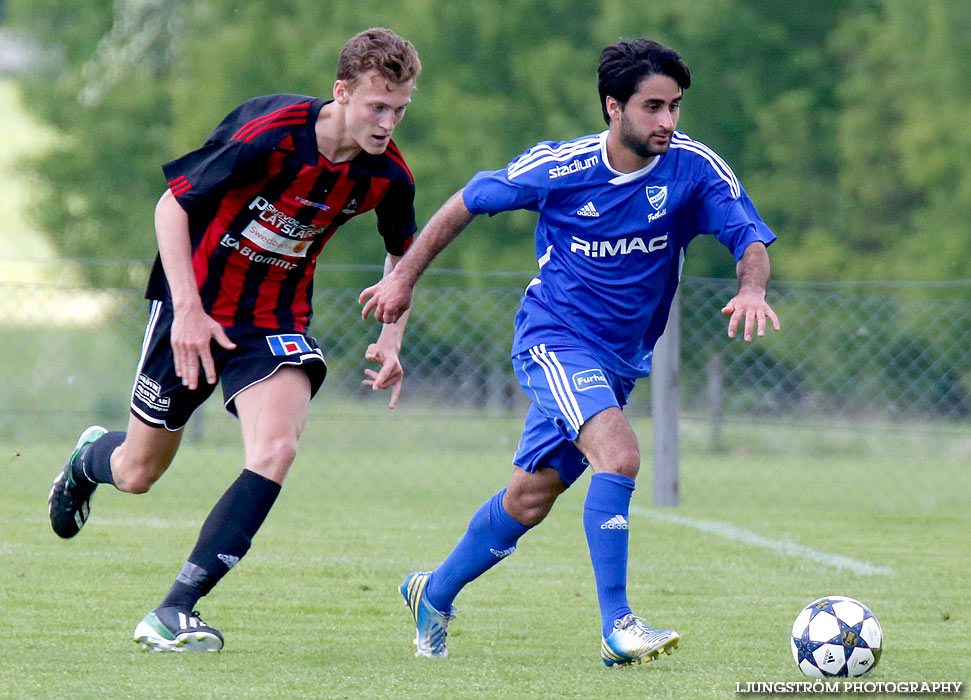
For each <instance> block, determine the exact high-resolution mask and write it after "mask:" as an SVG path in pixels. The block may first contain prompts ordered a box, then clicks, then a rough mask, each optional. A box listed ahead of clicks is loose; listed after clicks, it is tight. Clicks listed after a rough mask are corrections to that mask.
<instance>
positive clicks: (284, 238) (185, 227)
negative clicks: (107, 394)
mask: <svg viewBox="0 0 971 700" xmlns="http://www.w3.org/2000/svg"><path fill="white" fill-rule="evenodd" d="M420 70H421V62H420V61H419V58H418V54H417V52H416V51H415V48H414V46H412V45H411V43H410V42H407V41H405V40H404V39H402V38H401V37H399V36H398V35H397V34H395V33H394V32H392V31H391V30H388V29H382V28H374V29H369V30H365V31H363V32H361V33H359V34H357V35H356V36H354V37H353V38H352V39H350V40H349V41H348V42H347V43H346V44H345V45H344V47H343V49H342V51H341V54H340V58H339V59H338V65H337V80H336V82H335V83H334V87H333V99H330V100H323V99H319V98H314V97H309V96H306V95H266V96H263V97H258V98H254V99H251V100H247V101H246V102H244V103H243V104H242V105H240V106H239V107H237V108H236V109H235V110H233V111H232V113H230V114H229V115H228V116H227V117H226V118H225V119H224V120H223V121H222V123H220V124H219V126H217V127H216V129H215V130H214V131H213V132H212V134H211V135H210V137H209V138H208V139H207V140H206V142H205V144H203V146H202V147H201V148H199V149H197V150H195V151H192V152H191V153H188V154H186V155H184V156H182V157H181V158H177V159H176V160H174V161H172V162H170V163H167V164H165V165H164V166H163V171H164V173H165V175H166V179H167V181H168V185H169V186H168V189H167V190H166V191H165V193H164V194H163V195H162V197H161V199H160V200H159V203H158V205H157V207H156V210H155V227H156V233H157V238H158V246H159V256H158V258H157V260H156V264H155V268H154V269H153V271H152V275H151V279H150V280H149V285H148V289H147V292H146V296H147V297H148V298H149V299H151V300H152V311H151V315H150V318H149V323H148V327H147V328H146V331H145V340H144V343H143V345H142V355H141V358H140V360H139V364H138V369H137V371H136V372H137V374H136V378H135V384H134V387H133V390H132V396H131V416H130V419H129V422H128V429H127V431H126V432H122V431H107V430H105V429H104V428H102V427H100V426H92V427H90V428H88V429H87V430H85V431H84V432H83V433H82V434H81V437H80V438H79V440H78V442H77V445H76V446H75V449H74V452H73V454H72V455H71V458H70V459H69V460H68V462H67V464H66V465H65V466H64V468H63V470H62V471H61V472H60V474H58V476H57V478H56V479H55V481H54V484H53V486H52V488H51V493H50V497H49V512H50V519H51V526H52V527H53V529H54V532H56V533H57V534H58V535H59V536H60V537H64V538H70V537H74V536H75V535H76V534H77V533H78V531H79V530H80V529H81V527H82V526H83V525H84V523H85V521H86V520H87V518H88V513H89V509H90V501H91V496H92V494H93V493H94V490H95V488H96V487H97V486H98V485H99V484H112V485H113V486H115V487H116V488H117V489H118V490H120V491H125V492H129V493H144V492H145V491H148V489H149V488H150V487H151V486H152V484H153V483H155V481H156V480H157V479H158V478H159V477H161V476H162V474H163V472H165V470H166V469H167V468H168V466H169V464H171V462H172V460H173V458H174V457H175V454H176V450H177V449H178V447H179V444H180V441H181V439H182V433H183V430H184V426H185V424H186V422H187V421H188V420H189V416H190V415H191V414H192V412H193V411H194V410H195V409H196V408H198V407H199V405H200V404H202V402H204V401H205V400H206V399H207V398H208V397H209V396H210V395H211V394H212V392H213V391H214V389H215V384H216V382H217V381H221V382H222V385H223V397H224V401H225V405H226V408H227V410H229V411H230V412H232V413H233V414H234V415H236V416H237V417H238V418H239V422H240V428H241V430H242V436H243V446H244V448H245V465H244V468H243V470H242V473H241V474H240V475H239V477H238V478H237V479H236V481H235V482H234V483H233V484H232V485H231V486H230V487H229V489H228V490H227V491H226V493H225V494H224V495H223V496H222V498H221V499H220V500H219V501H218V503H217V504H216V505H215V507H214V508H213V509H212V511H211V512H210V514H209V516H208V517H207V518H206V520H205V522H204V523H203V525H202V529H201V531H200V533H199V538H198V540H197V542H196V545H195V548H194V549H193V550H192V552H191V554H190V555H189V558H188V560H187V561H186V563H185V565H184V566H183V567H182V570H181V571H180V572H179V574H178V576H177V577H176V580H175V582H174V584H173V585H172V588H171V589H170V591H169V593H168V594H167V595H166V596H165V598H164V599H163V600H162V601H161V603H160V604H159V605H158V606H157V607H156V608H155V609H154V610H152V611H151V612H149V613H148V614H147V615H146V616H145V618H144V619H143V620H142V621H141V622H139V623H138V625H137V626H136V628H135V634H134V636H135V641H136V642H138V643H139V644H140V645H141V646H142V647H143V648H149V649H155V650H166V651H168V650H171V651H183V650H189V651H215V650H219V649H221V648H222V646H223V636H222V634H221V633H220V632H219V630H218V629H216V628H215V627H212V626H210V625H207V624H206V623H205V622H203V621H202V619H201V618H200V616H199V614H198V613H197V612H195V611H194V607H195V605H196V603H197V602H198V600H199V599H200V598H201V597H202V596H204V595H206V594H207V593H209V592H210V591H211V590H212V588H213V586H215V585H216V584H217V583H218V582H219V580H220V579H222V577H223V576H225V575H226V573H228V572H229V570H230V569H231V568H233V566H235V565H236V564H237V563H238V562H239V560H240V559H241V558H242V557H243V556H244V555H245V554H246V552H247V551H248V550H249V548H250V545H251V543H252V539H253V537H254V535H256V532H257V531H258V530H259V528H260V526H261V525H262V523H263V521H264V519H265V518H266V516H267V514H268V513H269V511H270V508H271V507H272V506H273V503H274V502H275V500H276V497H277V495H278V494H279V492H280V487H281V485H282V483H283V480H284V477H285V476H286V474H287V472H288V470H289V469H290V466H291V464H292V463H293V460H294V457H295V455H296V447H297V440H298V438H299V437H300V434H301V432H302V431H303V428H304V425H305V423H306V419H307V412H308V408H309V403H310V400H311V398H312V397H313V396H314V395H315V394H316V393H317V390H318V389H319V388H320V386H321V384H322V383H323V381H324V375H325V374H326V371H327V368H326V365H325V364H324V356H323V353H322V352H321V350H320V348H319V347H318V346H317V342H316V341H315V340H314V339H313V338H312V337H310V336H309V335H307V328H308V324H309V322H310V318H311V315H312V308H311V298H312V291H313V278H314V270H315V262H316V260H317V256H318V255H319V254H320V252H321V250H322V248H323V247H324V245H325V244H326V243H327V241H328V240H329V239H330V237H331V236H332V235H334V233H335V231H336V230H337V228H338V227H339V226H340V225H341V224H343V223H344V222H345V221H347V220H348V219H350V218H351V217H353V216H356V215H358V214H362V213H364V212H367V211H371V210H373V211H375V213H376V214H377V223H378V231H379V233H380V234H381V235H382V236H383V237H384V241H385V248H386V250H387V252H388V255H387V258H386V263H385V270H386V271H388V270H390V269H393V267H394V265H395V264H397V261H398V260H399V259H400V257H401V255H403V254H404V252H405V250H406V249H407V247H408V245H409V244H410V242H411V239H412V236H413V235H414V232H415V230H416V229H417V226H416V224H415V209H414V192H415V188H414V180H413V178H412V176H411V172H410V171H409V170H408V167H407V165H406V164H405V161H404V159H403V158H402V156H401V153H400V152H399V151H398V148H397V146H396V145H395V144H394V142H393V141H392V140H391V134H392V132H393V131H394V129H395V127H396V126H397V124H398V123H399V122H400V121H401V119H402V117H403V116H404V113H405V109H406V107H407V105H408V104H409V102H410V101H411V93H412V90H413V89H414V87H415V80H416V78H417V76H418V74H419V72H420ZM405 322H406V318H405V317H404V316H401V317H399V318H398V319H396V321H395V323H393V324H387V325H385V326H384V328H383V329H382V331H381V334H380V336H379V338H378V339H377V341H376V342H375V343H373V344H371V345H370V346H369V347H368V349H367V351H366V353H365V356H366V358H367V359H368V360H371V361H375V362H377V363H378V364H379V365H380V368H379V369H378V370H374V369H366V370H365V373H366V375H367V378H366V379H365V380H364V383H365V384H366V385H369V386H371V387H372V388H373V389H375V390H377V389H390V390H391V401H390V405H391V407H392V408H393V407H394V404H395V401H396V400H397V397H398V393H399V391H400V389H401V380H402V369H401V364H400V362H399V361H398V353H399V351H400V348H401V338H402V333H403V332H404V327H405Z"/></svg>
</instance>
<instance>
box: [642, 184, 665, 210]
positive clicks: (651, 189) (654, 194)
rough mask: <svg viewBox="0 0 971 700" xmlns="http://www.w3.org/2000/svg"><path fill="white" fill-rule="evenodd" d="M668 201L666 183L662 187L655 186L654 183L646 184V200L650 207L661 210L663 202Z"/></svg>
mask: <svg viewBox="0 0 971 700" xmlns="http://www.w3.org/2000/svg"><path fill="white" fill-rule="evenodd" d="M667 201H668V188H667V185H664V186H662V187H655V186H654V185H648V186H647V202H648V204H650V205H651V206H652V207H654V211H661V208H662V207H664V204H665V203H666V202H667Z"/></svg>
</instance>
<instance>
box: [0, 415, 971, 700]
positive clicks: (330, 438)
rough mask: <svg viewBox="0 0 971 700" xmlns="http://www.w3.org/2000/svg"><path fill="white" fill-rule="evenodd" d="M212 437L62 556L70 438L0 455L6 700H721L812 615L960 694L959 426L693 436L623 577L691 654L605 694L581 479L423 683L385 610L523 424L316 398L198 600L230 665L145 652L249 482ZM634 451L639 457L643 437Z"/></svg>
mask: <svg viewBox="0 0 971 700" xmlns="http://www.w3.org/2000/svg"><path fill="white" fill-rule="evenodd" d="M210 414H211V418H209V417H208V416H209V415H210ZM210 414H207V423H206V431H207V439H206V441H205V442H191V441H190V442H187V443H186V444H185V445H184V446H183V450H182V452H181V453H180V455H179V458H178V459H177V461H176V463H175V464H174V465H173V467H172V468H171V470H170V473H169V474H167V475H166V476H165V478H163V479H162V480H161V481H160V482H159V483H158V484H157V485H156V487H155V488H154V489H153V490H152V491H151V492H150V493H149V494H146V495H143V496H130V495H125V494H120V493H117V492H114V491H109V490H108V489H104V488H103V489H102V490H101V491H99V493H98V494H97V495H96V497H95V502H94V509H93V515H92V518H91V521H90V522H89V524H88V526H87V527H86V528H85V530H84V531H83V532H82V533H81V535H79V536H78V537H77V538H76V539H75V540H73V541H61V540H58V539H57V538H56V537H55V536H54V535H53V533H51V531H50V528H49V525H48V522H47V515H46V503H45V500H46V496H47V490H48V488H49V483H50V480H51V478H52V477H53V475H54V473H55V472H56V471H57V469H58V467H59V465H60V464H61V463H62V462H63V460H64V458H65V455H66V452H68V451H69V450H70V446H71V445H72V444H73V441H74V439H75V435H74V434H68V433H66V432H65V431H63V430H60V429H56V430H54V429H51V428H48V427H46V426H34V428H33V429H30V430H22V431H20V432H19V433H18V435H19V437H17V438H14V439H16V440H18V441H19V442H18V443H17V444H12V442H11V439H10V438H0V463H2V465H3V474H4V475H5V477H6V478H5V480H4V481H5V483H4V488H3V489H2V490H0V531H2V532H3V537H2V541H0V551H2V557H0V600H2V608H0V609H2V611H3V614H4V621H3V634H2V654H0V697H5V698H6V697H9V698H183V697H186V698H188V697H193V698H199V697H206V698H209V697H211V698H257V697H258V698H516V699H517V700H519V699H528V698H615V697H638V698H640V697H645V698H646V697H651V698H726V697H734V696H735V684H736V683H737V682H739V683H742V684H744V683H745V682H748V681H799V680H803V677H802V676H801V675H800V674H799V672H798V670H797V669H796V667H795V665H794V664H793V662H792V658H791V656H790V653H789V646H788V632H789V628H790V626H791V624H792V620H793V619H794V617H795V615H796V614H797V613H798V611H799V610H800V609H801V608H802V606H803V605H805V604H806V603H807V602H809V601H810V600H812V599H814V598H816V597H819V596H821V595H825V594H844V595H850V596H854V597H857V598H859V599H861V600H863V601H864V602H865V603H867V604H868V605H869V606H870V607H871V608H872V609H873V610H874V612H875V613H876V614H877V616H878V617H879V619H880V621H881V623H882V625H883V628H884V633H885V637H886V648H885V651H884V654H883V657H882V659H881V661H880V664H879V666H878V667H877V668H876V670H875V671H874V672H873V673H872V674H871V676H870V677H868V678H871V679H873V680H882V681H905V680H906V681H913V680H917V681H924V680H926V681H940V680H959V681H965V680H967V670H968V665H967V659H968V657H969V654H971V623H969V616H971V582H969V576H968V555H969V553H971V516H969V514H968V508H967V504H968V492H969V488H968V484H969V481H968V479H969V477H968V475H967V473H966V471H965V470H966V467H967V464H968V463H969V461H971V434H969V432H968V430H967V426H964V427H960V426H957V427H956V426H952V427H950V428H947V429H944V430H936V431H935V430H931V429H929V428H927V427H923V428H921V427H912V428H911V429H907V430H900V429H897V430H890V429H887V430H883V429H879V428H872V429H871V430H870V431H869V432H858V431H853V430H843V431H833V430H830V431H822V430H820V429H817V428H813V427H811V426H807V427H804V428H798V427H792V426H789V427H786V428H782V427H772V426H766V425H735V426H731V427H730V428H729V430H728V431H727V434H726V438H727V442H728V444H729V445H730V446H731V447H730V449H729V450H728V451H727V452H726V453H724V454H719V455H713V454H710V453H708V452H707V451H705V449H704V447H703V446H704V444H705V440H704V430H703V427H702V426H699V425H695V424H691V423H690V422H689V423H688V424H686V425H685V426H684V435H683V440H682V462H683V464H682V474H683V481H682V506H681V507H679V508H677V509H666V510H660V511H659V510H657V509H654V508H652V507H651V494H650V474H649V471H648V470H647V469H645V471H644V473H643V474H642V477H641V487H640V488H639V490H638V492H637V493H636V494H635V497H634V506H635V507H634V510H633V512H632V517H631V521H632V522H631V566H630V598H631V601H632V604H633V607H634V609H635V612H637V613H638V614H641V615H643V616H645V617H646V618H647V619H648V621H649V622H651V623H654V624H656V625H658V626H673V627H674V628H676V629H677V630H678V631H679V632H680V633H681V635H682V639H683V643H682V646H681V648H680V649H679V650H678V651H676V652H675V654H674V655H673V656H670V657H662V658H661V659H660V660H659V661H658V662H656V663H654V662H652V663H650V664H647V665H643V666H640V667H635V668H632V669H625V670H611V671H608V670H607V669H605V668H604V667H603V665H602V663H601V662H600V659H599V629H598V626H599V616H598V613H597V603H596V597H595V594H594V584H593V574H592V571H591V568H590V565H589V561H588V555H587V551H586V545H585V541H584V536H583V530H582V526H581V519H580V515H581V509H582V502H583V496H584V493H585V490H586V484H587V477H583V478H581V480H580V481H579V482H578V483H577V485H576V486H575V487H574V488H573V489H571V491H569V492H567V493H566V494H564V496H563V497H562V498H561V499H560V502H559V503H558V504H557V507H556V508H555V509H554V511H553V513H552V514H551V515H550V517H549V518H548V519H547V520H546V521H545V522H544V523H543V524H542V525H541V526H540V527H539V528H537V529H536V530H534V531H532V532H531V533H529V534H528V535H527V536H526V537H524V538H523V539H522V540H521V542H520V546H519V549H518V551H517V552H516V554H515V555H514V556H512V557H510V558H509V559H508V560H507V561H505V562H504V563H503V564H501V565H500V566H498V567H496V568H495V569H494V570H492V571H491V572H489V573H488V574H486V575H485V576H484V577H483V578H481V579H480V580H478V581H476V582H475V583H473V584H472V585H470V586H469V587H468V588H467V589H466V590H465V591H463V592H462V594H461V595H460V596H459V598H458V600H457V601H456V604H457V606H458V607H459V608H460V610H461V612H460V614H459V617H458V618H457V620H456V621H455V622H453V623H452V627H451V630H450V635H449V642H450V644H449V646H450V650H451V655H452V658H450V659H448V660H447V661H441V660H432V659H417V658H414V656H413V647H412V645H411V638H412V635H413V627H412V626H411V624H410V616H409V613H408V611H407V609H406V608H405V607H404V606H403V604H402V601H401V599H400V596H399V595H398V594H397V592H396V590H395V588H396V586H397V585H398V584H400V582H401V579H402V578H403V577H404V575H405V574H407V573H408V572H409V571H411V570H413V569H416V568H424V567H433V566H435V565H436V564H437V563H438V562H439V561H440V560H441V559H442V558H443V557H444V556H445V555H446V554H447V553H448V551H449V549H450V548H451V547H452V545H453V544H454V542H455V540H456V539H457V538H458V537H459V536H460V535H461V533H462V532H463V531H464V528H465V525H466V522H467V520H468V517H469V516H470V515H471V513H472V511H473V510H474V509H475V508H476V507H478V505H479V504H480V503H481V502H482V501H483V500H485V499H486V498H487V497H488V496H489V495H491V494H492V493H493V492H495V491H496V490H497V489H498V488H499V487H501V486H502V485H503V484H504V482H505V480H506V478H507V475H508V473H509V470H510V467H509V466H508V465H509V458H510V456H511V453H512V451H513V449H514V446H515V441H516V439H517V438H518V430H519V419H518V418H516V417H495V416H492V417H490V416H478V417H477V416H461V415H459V416H455V415H449V414H448V412H446V411H444V410H443V411H442V412H441V413H440V414H429V413H423V414H421V415H413V414H410V413H409V410H408V408H407V405H405V406H404V407H403V408H401V409H399V410H398V411H395V412H393V413H391V412H387V411H385V410H378V409H376V408H375V409H371V408H360V407H354V406H350V407H348V406H346V405H345V406H339V405H334V404H329V403H328V402H327V400H326V399H324V400H323V401H321V402H319V403H318V402H315V404H314V406H313V408H312V416H311V420H310V423H309V426H308V429H307V432H306V433H305V436H304V438H303V440H302V451H301V454H300V455H299V456H298V458H297V462H296V464H295V465H294V468H293V470H292V472H291V474H290V477H289V478H288V481H287V483H286V486H285V488H284V491H283V493H282V495H281V497H280V499H279V501H278V502H277V505H276V507H275V508H274V510H273V512H272V513H271V514H270V517H269V519H268V520H267V522H266V524H265V526H264V527H263V529H262V531H261V532H260V534H259V535H258V537H257V538H256V540H255V541H254V546H253V549H252V550H251V551H250V554H249V555H248V556H247V557H246V559H245V560H244V561H243V563H242V564H241V565H240V566H238V567H237V568H236V569H234V570H233V571H232V573H231V574H230V575H229V576H228V577H227V578H225V579H224V580H223V582H222V583H221V584H220V585H219V586H218V587H217V588H216V589H215V590H214V591H213V593H212V594H211V595H210V596H208V597H207V598H205V599H203V600H202V601H201V604H200V606H199V607H200V609H201V611H202V613H203V614H204V616H205V617H206V619H207V621H209V622H210V623H212V624H214V625H216V626H217V627H219V628H220V629H221V630H222V631H223V633H224V634H225V636H226V648H225V650H224V651H223V652H221V653H219V654H200V655H185V654H183V655H165V654H153V653H146V652H141V651H139V650H138V648H137V647H136V645H135V644H133V643H132V642H131V641H130V634H131V632H132V630H133V628H134V626H135V623H136V622H137V621H138V620H139V619H140V618H141V616H142V615H144V614H145V612H146V611H147V610H148V609H149V608H151V607H153V606H154V605H155V604H156V603H157V602H158V600H159V599H160V598H161V596H162V595H163V594H164V593H165V592H166V590H167V589H168V587H169V585H170V583H171V581H172V579H173V577H174V575H175V573H176V572H177V571H178V569H179V568H180V567H181V565H182V563H183V561H184V559H185V557H186V555H187V553H188V552H189V550H190V549H191V547H192V545H193V543H194V541H195V537H196V534H197V532H198V528H199V526H200V524H201V522H202V520H203V518H204V517H205V515H206V513H207V512H208V510H209V508H210V507H211V505H212V504H213V503H214V502H215V500H216V499H217V498H218V497H219V495H220V494H221V492H222V491H223V489H224V488H225V486H226V485H227V484H228V483H229V482H230V481H231V480H232V479H233V478H234V476H235V474H236V473H237V472H238V470H239V468H240V464H241V448H240V447H239V444H238V439H237V438H236V435H235V431H236V426H235V423H234V421H232V420H231V419H229V418H226V417H223V416H221V415H219V414H218V412H210ZM81 427H83V426H81V425H79V426H78V429H80V428H81ZM636 427H637V430H638V433H639V435H640V436H641V438H642V440H643V441H644V444H645V450H644V452H645V455H649V453H650V449H649V447H647V445H648V444H649V440H650V437H651V433H650V424H649V422H647V421H638V422H637V426H636ZM645 463H649V460H647V459H646V460H645ZM730 528H734V529H730ZM739 533H741V534H739ZM760 538H761V539H760ZM773 543H774V544H773ZM769 545H771V546H769ZM776 545H778V546H776ZM800 547H801V549H800ZM834 556H842V557H847V558H850V559H851V560H853V562H855V564H853V563H851V565H849V566H842V567H840V566H837V565H835V564H834V563H833V561H834V560H832V559H831V557H834ZM827 557H830V558H827ZM857 565H858V566H857ZM867 566H869V567H870V569H869V570H867V569H866V567H867ZM868 571H869V572H868ZM874 572H875V573H874Z"/></svg>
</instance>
